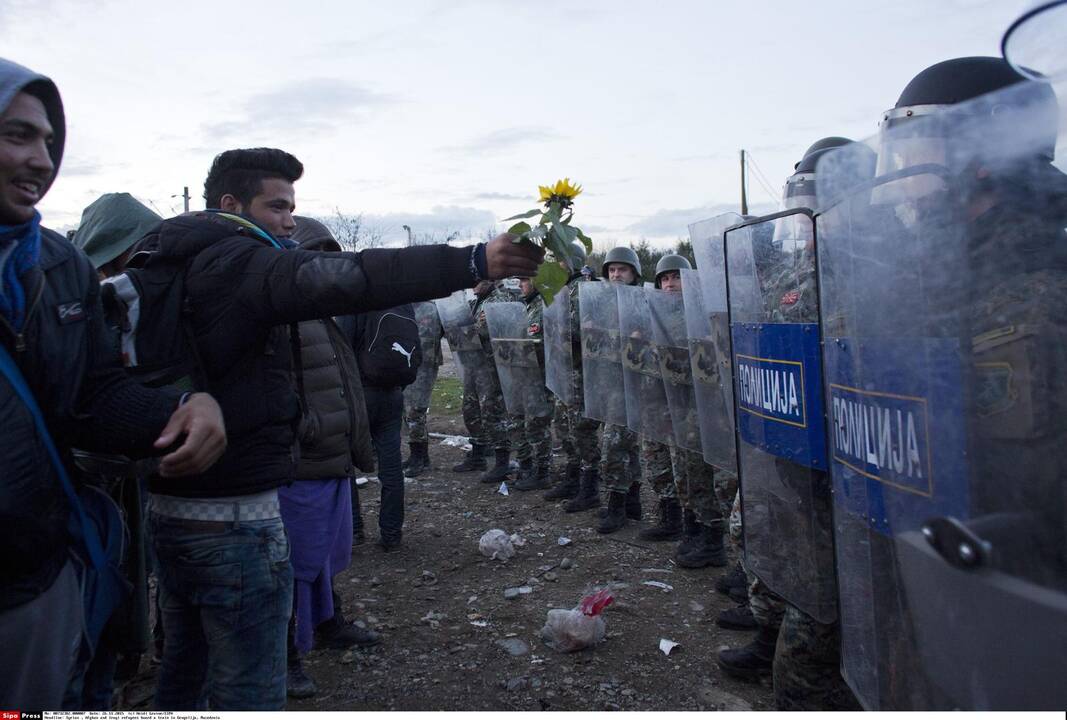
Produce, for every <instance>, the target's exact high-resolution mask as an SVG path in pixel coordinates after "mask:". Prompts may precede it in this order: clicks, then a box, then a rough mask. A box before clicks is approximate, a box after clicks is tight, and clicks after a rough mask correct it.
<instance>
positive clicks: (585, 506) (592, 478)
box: [563, 467, 600, 513]
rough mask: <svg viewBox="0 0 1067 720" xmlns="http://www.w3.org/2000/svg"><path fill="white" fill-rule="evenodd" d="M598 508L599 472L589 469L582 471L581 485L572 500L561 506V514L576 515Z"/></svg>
mask: <svg viewBox="0 0 1067 720" xmlns="http://www.w3.org/2000/svg"><path fill="white" fill-rule="evenodd" d="M595 507H600V470H599V469H598V468H595V467H591V468H589V469H588V470H583V471H582V485H581V488H580V489H579V490H578V494H577V495H576V496H575V497H574V499H573V500H571V501H569V502H568V503H566V504H565V505H564V506H563V512H567V513H576V512H582V511H583V510H592V509H593V508H595Z"/></svg>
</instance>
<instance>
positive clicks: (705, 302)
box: [682, 213, 741, 475]
mask: <svg viewBox="0 0 1067 720" xmlns="http://www.w3.org/2000/svg"><path fill="white" fill-rule="evenodd" d="M739 222H741V216H740V215H737V214H736V213H723V214H722V215H717V216H715V217H713V218H710V219H708V220H702V221H700V222H698V223H694V224H692V225H690V226H689V238H690V240H691V241H692V243H693V254H694V255H695V256H696V261H697V269H696V270H695V271H694V272H696V273H697V277H698V279H699V287H698V285H697V284H694V283H692V282H689V283H687V282H686V281H685V279H684V277H685V275H686V273H685V272H683V273H682V275H683V280H682V294H683V296H684V298H685V307H686V325H687V332H688V336H689V355H690V360H691V361H692V364H693V389H694V391H695V393H696V396H697V414H698V415H699V417H700V438H701V445H702V446H703V450H704V460H705V461H706V462H707V463H708V464H710V465H714V466H715V467H717V468H720V469H722V470H725V471H727V472H730V473H734V474H735V475H736V474H737V443H736V439H735V438H734V385H733V369H732V361H731V358H730V323H729V319H728V317H727V313H726V257H725V254H724V253H723V233H724V232H725V231H726V228H728V227H731V226H733V225H736V224H738V223H739ZM698 295H699V297H698Z"/></svg>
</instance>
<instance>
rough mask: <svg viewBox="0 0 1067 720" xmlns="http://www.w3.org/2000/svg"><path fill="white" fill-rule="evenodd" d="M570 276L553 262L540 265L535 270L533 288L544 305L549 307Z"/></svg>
mask: <svg viewBox="0 0 1067 720" xmlns="http://www.w3.org/2000/svg"><path fill="white" fill-rule="evenodd" d="M568 277H570V275H569V274H568V273H567V271H566V270H564V269H563V268H561V267H560V266H559V265H557V264H556V263H554V262H544V263H541V267H539V268H538V269H537V277H535V278H534V281H533V282H534V286H535V287H536V288H537V289H538V291H539V292H540V293H541V297H543V298H544V299H545V305H551V304H552V300H553V299H554V298H555V297H556V293H558V292H559V291H560V290H561V289H562V288H563V287H564V286H565V285H566V284H567V278H568Z"/></svg>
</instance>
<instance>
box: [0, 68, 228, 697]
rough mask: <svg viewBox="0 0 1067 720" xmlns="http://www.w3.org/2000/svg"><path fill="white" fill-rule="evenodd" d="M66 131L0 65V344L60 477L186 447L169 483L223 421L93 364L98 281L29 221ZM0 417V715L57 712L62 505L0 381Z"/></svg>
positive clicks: (203, 462) (41, 453) (64, 602)
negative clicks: (105, 456) (76, 467)
mask: <svg viewBox="0 0 1067 720" xmlns="http://www.w3.org/2000/svg"><path fill="white" fill-rule="evenodd" d="M65 131H66V125H65V120H64V115H63V104H62V101H61V100H60V97H59V91H58V90H57V89H56V86H55V84H53V83H52V81H51V80H49V79H48V78H46V77H44V76H43V75H38V74H36V73H34V72H32V71H30V70H27V69H26V68H24V67H22V66H20V65H17V64H15V63H13V62H10V61H8V60H4V59H0V343H2V344H3V349H4V352H5V353H9V354H10V355H11V356H12V357H13V358H14V363H15V365H16V366H17V367H18V369H19V371H20V372H21V374H22V376H23V377H24V378H25V380H26V384H27V385H28V387H29V389H30V391H31V392H32V394H33V395H34V396H35V398H36V401H37V405H38V406H39V407H40V408H41V412H42V413H43V415H44V425H45V427H46V428H47V430H48V434H49V435H51V437H52V439H53V441H54V442H55V444H56V446H57V448H58V450H59V453H60V456H61V458H62V461H63V463H64V465H65V466H66V467H67V468H68V469H69V468H70V467H71V454H70V448H71V447H72V446H77V447H79V448H84V449H87V450H92V451H99V452H110V453H121V454H125V455H128V456H134V457H143V456H146V455H149V454H158V453H159V452H161V451H162V450H163V449H165V448H170V447H171V446H172V445H173V444H174V443H175V442H176V441H177V440H178V439H179V438H180V437H181V436H182V435H184V436H185V440H184V442H183V443H182V444H181V446H180V447H178V448H177V449H176V450H174V451H172V452H170V453H169V454H167V455H164V456H163V457H162V459H161V461H160V472H161V473H162V474H163V475H164V476H166V477H167V478H168V479H172V480H174V481H175V482H180V481H179V480H176V479H177V478H178V477H179V476H184V475H191V474H197V473H201V472H203V471H204V470H206V469H207V468H208V467H210V466H211V465H212V464H213V463H214V461H215V460H216V459H217V458H218V457H219V456H220V455H221V454H222V452H223V450H224V448H225V443H226V439H225V431H224V428H223V423H222V414H221V412H220V410H219V406H218V405H217V404H216V403H215V401H214V400H213V399H212V398H211V397H210V396H209V395H207V394H205V393H192V394H189V393H185V394H183V393H180V392H178V391H175V390H170V389H148V388H145V387H142V386H141V385H139V384H137V383H136V382H135V381H133V380H132V379H130V378H128V377H127V376H126V373H125V371H124V370H123V368H122V367H121V365H120V364H119V359H118V356H117V355H116V354H111V353H107V352H100V349H101V348H104V347H106V346H107V343H108V338H107V332H106V330H105V328H104V323H103V321H102V315H103V313H102V309H101V305H100V287H99V284H98V282H97V278H96V272H95V271H94V269H93V267H92V265H91V264H90V263H89V260H88V259H87V258H86V257H85V255H84V254H83V253H81V252H80V251H79V250H77V249H76V248H74V247H73V246H72V245H71V244H70V243H69V242H68V241H67V240H66V238H64V237H62V236H60V235H58V234H57V233H54V232H52V231H51V230H47V229H45V228H43V227H41V225H40V221H41V216H40V214H39V213H38V212H37V211H36V209H35V206H36V205H37V203H38V202H39V201H40V199H41V197H43V195H44V194H45V192H47V190H48V188H49V186H51V184H52V181H53V180H54V179H55V176H56V171H57V169H58V167H59V164H60V160H61V159H62V156H63V146H64V140H65ZM183 401H184V402H183ZM0 408H2V409H3V410H2V411H0V427H2V429H3V434H4V446H3V451H2V452H0V478H2V479H0V586H2V587H3V588H4V592H3V593H2V596H0V668H3V669H4V679H3V682H2V683H0V706H3V707H12V708H35V709H56V710H58V709H60V705H61V702H62V699H63V694H64V690H65V689H66V686H67V684H68V681H69V679H70V676H71V674H72V671H73V669H74V662H75V658H76V656H77V654H78V653H79V650H80V649H81V646H82V644H83V632H84V628H83V618H84V608H83V605H82V593H81V590H80V589H79V579H78V574H77V572H76V570H75V567H74V564H73V563H72V562H71V561H70V559H69V557H70V553H71V551H72V540H71V537H70V535H69V531H68V521H69V518H70V515H71V506H70V504H69V502H68V500H67V496H66V493H65V491H64V489H63V484H62V482H61V480H60V474H59V471H58V469H57V468H56V467H55V466H54V465H53V464H52V460H51V457H50V456H49V454H48V452H47V451H46V449H45V443H44V442H43V440H42V436H41V435H40V434H39V433H38V430H37V425H36V424H35V421H34V417H33V415H32V414H31V412H30V410H29V409H28V408H27V407H26V405H24V404H23V403H22V401H21V400H20V399H19V397H18V396H17V395H16V391H15V386H14V384H13V382H12V381H11V379H10V377H7V378H4V379H3V380H0ZM78 542H79V545H80V542H81V541H78ZM82 657H83V659H84V653H83V654H82Z"/></svg>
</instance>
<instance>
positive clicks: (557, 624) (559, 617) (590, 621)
mask: <svg viewBox="0 0 1067 720" xmlns="http://www.w3.org/2000/svg"><path fill="white" fill-rule="evenodd" d="M613 602H615V597H614V596H613V595H612V594H611V591H610V590H606V589H605V590H601V591H599V592H596V593H593V594H592V595H587V596H586V597H584V598H582V601H581V602H580V603H579V604H578V607H576V608H574V609H572V610H564V609H562V608H556V609H554V610H549V611H548V617H547V618H546V619H545V626H544V627H543V628H541V639H542V640H543V641H544V642H545V644H546V645H548V646H549V647H550V648H552V649H553V650H556V651H558V652H562V653H570V652H575V651H577V650H584V649H585V648H589V647H593V646H595V645H598V644H599V643H600V642H601V641H603V640H604V634H605V633H606V632H607V625H606V624H605V623H604V618H603V616H602V615H601V613H602V612H603V611H604V609H605V608H606V607H607V606H608V605H611V603H613Z"/></svg>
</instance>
